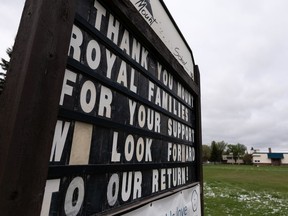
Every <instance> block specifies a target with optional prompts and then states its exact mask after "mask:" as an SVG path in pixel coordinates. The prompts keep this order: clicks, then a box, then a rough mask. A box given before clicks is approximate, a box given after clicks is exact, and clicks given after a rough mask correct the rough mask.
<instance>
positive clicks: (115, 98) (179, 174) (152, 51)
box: [35, 0, 202, 216]
mask: <svg viewBox="0 0 288 216" xmlns="http://www.w3.org/2000/svg"><path fill="white" fill-rule="evenodd" d="M139 2H140V3H141V4H145V2H146V1H145V0H143V1H139ZM162 4H163V3H162ZM142 15H143V14H142ZM142 15H141V14H139V11H138V10H137V9H136V8H135V7H134V5H133V4H132V3H131V2H130V1H129V0H123V1H100V0H99V1H98V0H82V1H77V6H76V14H75V19H74V24H73V27H72V33H71V38H70V45H69V50H68V59H67V65H66V69H65V73H64V78H63V82H62V91H61V94H60V96H59V98H60V100H59V107H58V108H59V112H58V117H57V122H56V125H55V129H54V135H53V141H52V143H51V153H50V152H49V155H50V157H49V168H48V176H47V180H46V186H45V191H44V196H43V202H42V209H41V216H45V215H75V216H76V215H106V214H109V215H114V214H126V213H127V212H129V211H131V210H135V208H138V207H140V206H143V205H145V204H148V203H149V202H151V201H154V200H159V199H160V198H161V199H162V198H166V197H169V195H172V194H174V193H176V192H178V193H179V192H180V193H182V192H181V191H182V190H185V191H186V192H185V194H187V193H188V192H189V191H192V189H191V188H192V187H195V186H196V187H197V191H199V192H198V193H197V194H200V193H201V192H200V191H201V190H200V189H199V185H200V184H201V181H202V177H201V175H202V171H201V161H200V160H201V159H200V158H201V157H200V151H201V124H200V123H201V120H200V87H199V73H197V67H196V66H195V65H194V62H193V61H192V62H189V64H188V63H187V65H192V66H193V67H194V68H190V69H189V71H190V70H191V71H193V72H194V73H195V74H194V75H193V78H195V79H194V80H193V79H191V75H188V73H187V68H183V65H181V64H180V63H179V59H176V58H175V55H173V54H172V53H171V52H170V51H169V48H167V47H166V45H165V43H163V42H162V41H161V39H159V37H158V36H157V34H156V33H155V32H154V31H153V30H152V29H149V23H147V22H146V21H145V20H144V19H143V17H142ZM175 43H177V42H175ZM191 56H192V53H191ZM176 57H179V56H176ZM195 68H196V69H195ZM35 162H36V161H35ZM189 188H190V189H189ZM187 191H188V192H187ZM185 196H186V195H185ZM197 196H198V195H197ZM199 196H200V195H199ZM175 197H182V196H180V195H176V194H175ZM179 199H180V198H179ZM181 199H182V198H181ZM196 199H197V200H200V198H199V197H196ZM167 200H170V199H169V198H168V199H167ZM185 200H186V198H185ZM188 200H190V198H189V199H188ZM192 203H193V201H192ZM194 203H195V202H194ZM197 206H198V201H197ZM175 208H177V206H175ZM191 208H192V207H191ZM184 210H185V209H184ZM184 210H183V211H184ZM185 211H186V210H185ZM171 212H172V210H171ZM199 212H200V210H199V208H198V207H197V215H199Z"/></svg>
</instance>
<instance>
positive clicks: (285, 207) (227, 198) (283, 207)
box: [204, 182, 288, 216]
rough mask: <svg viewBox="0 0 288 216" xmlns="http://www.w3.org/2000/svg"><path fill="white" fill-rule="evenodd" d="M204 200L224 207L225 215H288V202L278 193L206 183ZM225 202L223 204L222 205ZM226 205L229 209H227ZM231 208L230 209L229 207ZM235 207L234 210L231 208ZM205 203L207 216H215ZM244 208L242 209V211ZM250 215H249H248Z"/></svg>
mask: <svg viewBox="0 0 288 216" xmlns="http://www.w3.org/2000/svg"><path fill="white" fill-rule="evenodd" d="M204 200H205V202H206V201H208V203H213V205H217V203H218V205H224V207H223V215H233V216H234V215H242V213H239V212H246V213H244V214H243V215H259V216H260V215H261V216H262V215H279V216H280V215H281V216H282V215H288V213H287V212H288V200H287V197H283V196H282V195H281V194H280V193H277V192H272V193H271V192H270V193H269V192H267V191H263V192H255V191H248V190H245V189H243V188H237V187H233V186H232V185H221V183H220V182H219V183H213V184H212V183H211V184H207V183H204ZM221 202H223V203H221ZM225 205H226V206H227V207H225ZM228 206H229V207H228ZM231 206H233V208H231ZM209 208H210V207H209V204H207V203H205V211H206V213H207V215H212V216H214V215H216V214H213V208H214V207H212V206H211V209H209ZM241 208H242V209H241ZM247 213H248V214H247Z"/></svg>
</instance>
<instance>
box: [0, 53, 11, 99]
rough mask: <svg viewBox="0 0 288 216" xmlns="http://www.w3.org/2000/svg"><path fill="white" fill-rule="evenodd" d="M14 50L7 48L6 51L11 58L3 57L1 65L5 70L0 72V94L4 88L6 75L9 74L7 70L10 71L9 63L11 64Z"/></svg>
mask: <svg viewBox="0 0 288 216" xmlns="http://www.w3.org/2000/svg"><path fill="white" fill-rule="evenodd" d="M12 51H13V49H12V48H8V49H7V50H6V53H7V55H8V56H9V60H6V59H4V58H1V62H0V66H1V68H2V69H3V70H4V72H0V94H1V93H2V91H3V90H4V86H5V81H6V76H7V72H8V69H9V65H10V58H11V55H12Z"/></svg>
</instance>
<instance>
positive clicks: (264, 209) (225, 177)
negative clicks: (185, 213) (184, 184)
mask: <svg viewBox="0 0 288 216" xmlns="http://www.w3.org/2000/svg"><path fill="white" fill-rule="evenodd" d="M203 170H204V211H205V212H204V213H205V216H218V215H219V216H225V215H231V216H238V215H239V216H240V215H243V216H244V215H256V216H257V215H259V216H263V215H279V216H288V167H284V166H280V167H273V166H262V167H256V166H244V165H205V166H204V169H203Z"/></svg>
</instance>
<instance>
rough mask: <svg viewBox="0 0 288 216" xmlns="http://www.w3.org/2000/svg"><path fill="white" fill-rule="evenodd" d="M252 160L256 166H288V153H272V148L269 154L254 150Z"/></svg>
mask: <svg viewBox="0 0 288 216" xmlns="http://www.w3.org/2000/svg"><path fill="white" fill-rule="evenodd" d="M252 158H253V159H252V162H253V164H254V165H274V166H280V165H288V153H284V152H272V150H271V148H269V149H268V152H259V151H257V150H254V152H253V153H252Z"/></svg>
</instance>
